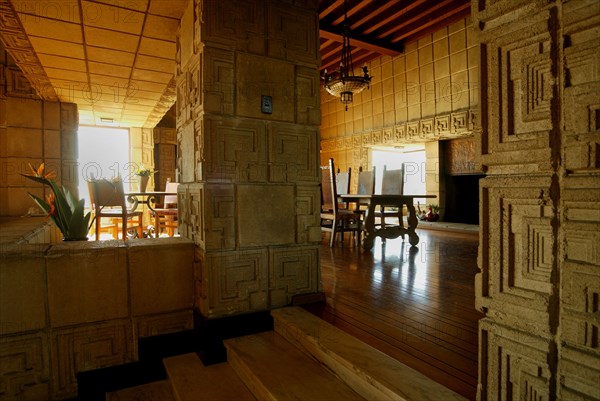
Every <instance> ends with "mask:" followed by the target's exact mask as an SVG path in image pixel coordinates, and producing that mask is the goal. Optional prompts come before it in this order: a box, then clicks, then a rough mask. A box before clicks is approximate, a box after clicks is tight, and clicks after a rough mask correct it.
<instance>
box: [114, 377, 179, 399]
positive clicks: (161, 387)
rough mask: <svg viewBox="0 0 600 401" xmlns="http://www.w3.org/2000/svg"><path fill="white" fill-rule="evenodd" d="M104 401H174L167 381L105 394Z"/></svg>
mask: <svg viewBox="0 0 600 401" xmlns="http://www.w3.org/2000/svg"><path fill="white" fill-rule="evenodd" d="M106 401H175V398H173V394H172V393H171V385H170V384H169V382H168V381H167V380H161V381H157V382H152V383H147V384H142V385H140V386H135V387H129V388H125V389H123V390H118V391H111V392H109V393H106Z"/></svg>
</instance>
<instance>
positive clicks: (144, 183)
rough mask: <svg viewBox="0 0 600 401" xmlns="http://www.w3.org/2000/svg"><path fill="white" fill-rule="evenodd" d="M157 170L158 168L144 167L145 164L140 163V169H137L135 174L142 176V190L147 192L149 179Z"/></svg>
mask: <svg viewBox="0 0 600 401" xmlns="http://www.w3.org/2000/svg"><path fill="white" fill-rule="evenodd" d="M156 172H157V171H156V170H154V171H153V170H151V169H149V168H147V167H144V165H143V164H140V165H139V167H138V169H137V170H135V175H137V176H138V177H140V192H146V187H147V186H148V180H149V179H150V176H151V175H152V174H154V173H156Z"/></svg>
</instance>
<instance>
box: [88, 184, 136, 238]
mask: <svg viewBox="0 0 600 401" xmlns="http://www.w3.org/2000/svg"><path fill="white" fill-rule="evenodd" d="M88 190H89V192H90V201H91V204H92V210H93V212H94V215H95V216H96V223H95V225H96V241H98V240H99V239H100V232H101V229H102V219H109V220H110V222H111V224H112V225H116V227H117V228H116V229H114V230H113V238H114V239H117V238H118V225H119V223H120V224H121V232H122V238H123V240H127V236H128V232H129V230H133V229H135V230H136V233H137V236H138V238H142V237H143V233H142V230H143V223H142V212H139V211H134V210H129V209H128V208H127V206H126V204H125V194H124V192H123V181H121V179H120V178H119V179H117V180H107V179H97V180H96V179H91V180H89V181H88Z"/></svg>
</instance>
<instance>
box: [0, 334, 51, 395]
mask: <svg viewBox="0 0 600 401" xmlns="http://www.w3.org/2000/svg"><path fill="white" fill-rule="evenodd" d="M48 347H49V345H48V337H47V334H45V333H43V332H40V333H35V334H22V335H18V336H10V337H0V383H1V384H0V399H2V400H48V399H50V385H49V382H50V361H49V349H48Z"/></svg>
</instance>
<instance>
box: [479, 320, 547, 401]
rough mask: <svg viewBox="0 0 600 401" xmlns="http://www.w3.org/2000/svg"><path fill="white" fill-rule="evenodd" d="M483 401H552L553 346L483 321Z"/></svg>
mask: <svg viewBox="0 0 600 401" xmlns="http://www.w3.org/2000/svg"><path fill="white" fill-rule="evenodd" d="M479 330H480V332H479V352H480V357H479V361H480V364H481V365H480V366H479V371H480V374H479V386H480V388H479V392H480V394H479V395H478V397H477V399H480V400H500V399H502V400H536V401H549V400H550V398H549V393H550V391H549V390H550V368H549V366H548V358H549V356H548V352H549V342H548V341H547V340H544V339H543V338H541V337H538V336H534V335H530V334H528V333H525V332H520V331H517V330H513V329H512V328H510V327H506V326H501V325H498V324H497V323H493V322H492V321H491V320H490V319H482V320H480V321H479Z"/></svg>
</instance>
